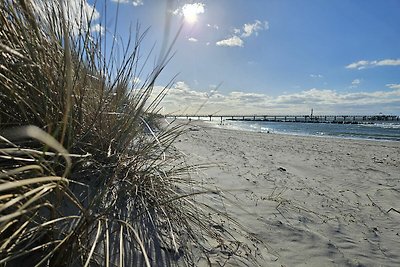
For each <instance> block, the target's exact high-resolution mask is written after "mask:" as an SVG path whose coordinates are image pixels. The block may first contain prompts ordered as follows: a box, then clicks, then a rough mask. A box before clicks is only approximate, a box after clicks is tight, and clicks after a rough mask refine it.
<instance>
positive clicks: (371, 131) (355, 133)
mask: <svg viewBox="0 0 400 267" xmlns="http://www.w3.org/2000/svg"><path fill="white" fill-rule="evenodd" d="M213 123H215V124H216V123H217V122H213ZM220 124H221V123H220ZM222 126H223V127H226V128H231V129H237V130H245V131H256V132H264V133H280V134H290V135H302V136H327V137H337V138H351V139H369V140H371V139H372V140H387V141H400V122H397V121H396V122H382V123H381V122H379V123H373V124H334V123H300V122H266V121H229V120H226V121H223V122H222Z"/></svg>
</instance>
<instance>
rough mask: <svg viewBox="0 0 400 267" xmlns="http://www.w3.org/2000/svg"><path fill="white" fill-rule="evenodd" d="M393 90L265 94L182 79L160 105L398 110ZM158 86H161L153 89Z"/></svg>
mask: <svg viewBox="0 0 400 267" xmlns="http://www.w3.org/2000/svg"><path fill="white" fill-rule="evenodd" d="M388 87H390V88H392V89H393V90H390V91H385V90H378V91H374V92H355V93H340V92H337V91H335V90H331V89H319V88H311V89H308V90H304V91H301V92H298V93H290V94H282V95H279V96H274V97H273V96H269V95H267V94H261V93H246V92H241V91H233V92H230V93H227V94H223V93H220V92H218V91H214V90H211V91H210V92H201V91H197V90H194V89H192V88H190V87H189V86H188V85H187V84H186V83H185V82H183V81H180V82H177V83H176V84H175V85H174V86H173V87H172V88H171V89H170V91H169V93H168V94H167V96H166V97H165V99H164V101H163V102H162V103H161V106H163V107H164V113H165V114H203V115H208V114H221V115H234V114H243V115H253V114H258V115H262V114H293V115H297V114H299V115H301V114H308V113H309V111H310V109H311V108H313V109H314V111H315V114H349V115H352V114H354V115H356V114H377V113H379V112H382V113H386V114H400V84H389V85H388ZM159 90H161V88H159V89H157V88H156V90H155V93H157V91H159Z"/></svg>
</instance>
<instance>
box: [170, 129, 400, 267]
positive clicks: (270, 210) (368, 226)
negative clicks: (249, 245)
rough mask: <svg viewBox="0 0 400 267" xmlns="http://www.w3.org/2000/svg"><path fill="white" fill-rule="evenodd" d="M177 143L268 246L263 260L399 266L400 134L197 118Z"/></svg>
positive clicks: (238, 217)
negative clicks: (224, 123) (300, 130)
mask: <svg viewBox="0 0 400 267" xmlns="http://www.w3.org/2000/svg"><path fill="white" fill-rule="evenodd" d="M188 127H189V130H188V132H187V133H185V134H184V135H182V136H181V137H180V138H179V140H178V142H177V143H176V148H177V149H178V150H179V151H181V152H182V153H184V154H185V155H187V158H188V160H189V163H193V164H202V163H214V164H215V166H214V167H211V168H208V169H206V170H203V171H202V172H201V173H200V174H199V177H202V179H204V180H206V181H207V182H208V183H211V184H213V185H215V186H216V187H219V188H221V189H222V190H223V192H224V194H226V196H227V197H228V198H229V199H233V200H234V202H232V203H230V202H226V203H225V204H224V205H225V207H224V208H225V209H226V210H227V212H229V213H230V214H231V216H232V217H233V218H235V219H236V220H238V221H239V222H240V223H241V224H243V225H244V226H245V227H246V228H247V229H248V231H249V232H251V233H253V234H254V235H255V236H256V237H257V238H259V239H260V240H261V241H262V242H263V243H264V244H265V245H266V247H267V248H268V249H267V251H266V252H265V253H264V257H263V259H260V264H261V265H262V266H400V204H399V203H400V202H399V199H400V142H378V141H362V140H348V139H347V140H346V139H336V138H326V137H324V138H317V137H302V136H290V135H279V134H265V133H256V132H244V131H235V130H229V129H224V128H222V127H220V128H218V127H213V126H210V125H208V124H207V123H204V122H192V123H191V124H190V125H189V126H188Z"/></svg>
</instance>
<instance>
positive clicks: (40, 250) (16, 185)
mask: <svg viewBox="0 0 400 267" xmlns="http://www.w3.org/2000/svg"><path fill="white" fill-rule="evenodd" d="M66 3H68V1H60V2H58V1H29V0H18V1H8V0H1V1H0V9H1V12H0V41H1V42H0V88H1V90H0V106H1V110H0V171H1V172H0V216H1V217H0V266H13V265H17V264H22V265H23V264H27V263H29V265H31V266H35V265H36V266H89V265H90V266H150V265H153V266H168V265H180V264H183V265H191V266H195V265H197V264H198V263H199V260H200V258H202V259H203V260H204V259H205V261H206V262H208V263H209V264H211V260H210V255H213V256H214V255H217V256H216V257H217V262H219V263H221V264H226V263H227V262H228V261H229V260H230V259H233V258H236V264H237V263H238V262H244V263H246V262H254V261H253V260H254V256H252V255H253V254H254V253H253V251H252V249H250V248H249V247H247V246H246V245H244V244H243V243H242V242H241V241H238V240H237V237H246V233H245V232H243V231H242V230H240V229H241V228H240V225H238V224H236V223H235V222H234V220H233V219H232V218H229V216H228V215H227V214H224V212H223V211H220V210H216V209H214V208H213V207H212V206H210V205H209V204H206V203H202V202H201V201H199V200H198V199H197V198H196V196H197V195H199V194H214V195H215V194H216V195H218V194H219V193H220V192H219V191H218V190H209V189H207V188H206V187H204V185H203V183H201V182H200V181H196V180H194V179H192V178H191V175H190V173H191V172H192V171H193V169H194V168H193V167H192V166H188V165H186V164H184V160H182V159H181V155H180V154H179V153H177V152H176V151H175V150H174V149H173V146H172V144H173V142H174V141H175V139H176V138H177V137H178V136H179V135H180V134H181V133H182V131H183V130H184V127H183V126H182V125H175V126H173V125H169V126H164V127H161V126H160V125H159V123H158V121H159V116H158V115H157V111H158V104H159V102H160V101H161V100H162V98H163V96H164V94H165V93H166V92H167V90H168V88H169V86H170V84H168V85H167V86H166V87H165V88H164V90H162V92H161V93H160V94H159V95H157V96H155V97H153V98H152V99H153V100H151V101H150V100H149V99H150V96H151V94H152V92H153V88H154V86H155V83H156V80H157V78H158V77H159V75H160V73H161V71H162V69H163V68H164V67H165V65H166V62H168V61H169V59H170V55H169V54H168V53H166V54H164V55H160V58H161V59H160V60H158V65H156V66H155V67H154V69H153V71H152V72H151V73H150V74H148V75H147V76H146V78H145V79H144V81H143V82H142V83H141V84H137V83H136V82H134V80H135V77H138V76H139V75H141V74H142V71H143V65H141V64H145V63H146V62H141V61H140V60H139V58H140V57H139V51H140V45H141V43H142V41H143V38H144V36H145V34H146V31H143V32H141V30H140V27H139V26H138V27H137V28H136V35H135V37H134V38H132V39H130V40H129V42H128V45H127V47H125V48H124V51H125V52H124V54H123V56H122V62H121V63H120V64H118V65H116V63H115V62H116V60H114V58H113V57H115V54H114V53H113V52H111V53H110V54H107V55H106V53H105V51H106V50H105V47H104V46H105V43H106V38H107V37H106V36H105V35H104V34H101V33H94V32H92V31H91V30H90V29H91V21H92V16H93V14H90V13H89V14H87V13H83V12H81V13H79V14H74V15H75V17H74V18H71V17H70V16H71V12H70V10H71V9H70V7H69V6H68V4H66ZM83 5H85V3H84V2H81V6H83ZM81 10H82V9H81ZM75 22H78V23H75ZM114 45H115V43H113V45H112V46H113V47H114ZM114 49H116V48H114ZM168 51H169V50H168ZM157 125H158V126H157ZM221 218H224V219H225V220H228V221H229V222H230V224H228V226H226V225H225V226H221V225H222V224H221V223H220V220H221ZM216 225H218V226H219V227H215V226H216ZM229 225H230V226H229ZM252 253H253V254H252ZM199 255H200V256H199Z"/></svg>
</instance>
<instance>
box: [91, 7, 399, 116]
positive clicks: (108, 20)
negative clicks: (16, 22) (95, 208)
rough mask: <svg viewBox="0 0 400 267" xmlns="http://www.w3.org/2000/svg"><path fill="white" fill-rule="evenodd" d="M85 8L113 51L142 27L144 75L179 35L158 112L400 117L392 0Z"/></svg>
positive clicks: (396, 34) (396, 20)
mask: <svg viewBox="0 0 400 267" xmlns="http://www.w3.org/2000/svg"><path fill="white" fill-rule="evenodd" d="M87 1H88V2H87V7H88V9H90V8H93V9H94V10H95V11H96V16H95V21H94V24H93V30H95V31H98V32H100V33H102V34H107V33H111V34H109V35H113V34H114V33H117V34H116V35H117V36H118V38H117V40H118V41H119V44H120V45H121V46H123V45H124V44H126V43H127V40H128V36H129V33H131V34H133V35H135V31H133V30H134V29H135V26H136V24H137V23H139V24H140V25H141V31H145V30H146V29H148V31H147V33H146V36H145V39H144V41H143V42H142V45H141V57H142V58H143V59H145V58H146V57H147V55H148V53H150V51H151V49H152V48H153V47H154V48H153V50H152V54H151V55H150V57H149V58H150V60H149V61H148V62H147V66H146V68H149V69H148V71H149V70H150V68H151V67H153V66H154V65H153V64H154V62H156V61H157V58H158V57H159V56H160V54H162V51H163V44H164V45H165V44H168V45H167V46H168V47H169V45H170V44H171V42H172V40H173V39H174V36H175V35H176V34H178V33H179V35H178V37H177V40H176V42H175V43H174V44H173V46H172V52H173V53H174V54H173V57H172V58H171V60H170V61H169V63H168V65H167V66H166V68H165V69H164V71H163V72H162V75H161V76H160V78H159V79H158V81H157V84H156V87H155V93H157V92H159V90H160V88H162V87H163V86H166V85H167V84H168V83H169V82H170V81H171V79H173V84H172V86H171V89H170V90H169V92H168V95H167V96H166V97H165V99H164V101H163V102H162V103H161V107H162V108H161V110H162V112H163V113H166V114H191V115H194V114H204V115H208V114H219V115H231V114H238V115H239V114H243V115H254V114H257V115H269V114H288V115H289V114H293V115H295V114H296V115H297V114H309V113H310V110H311V109H313V110H314V114H315V115H324V114H342V115H352V114H354V115H357V114H365V115H369V114H379V113H383V114H391V115H400V1H399V0H335V1H328V0H203V1H200V0H199V1H184V0H170V1H167V0H102V1H99V0H98V1H94V0H93V1H92V0H87ZM95 2H96V4H95ZM179 29H181V31H179ZM146 68H145V70H147V69H146ZM145 76H146V75H145V74H142V77H136V80H137V81H143V80H144V79H145Z"/></svg>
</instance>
